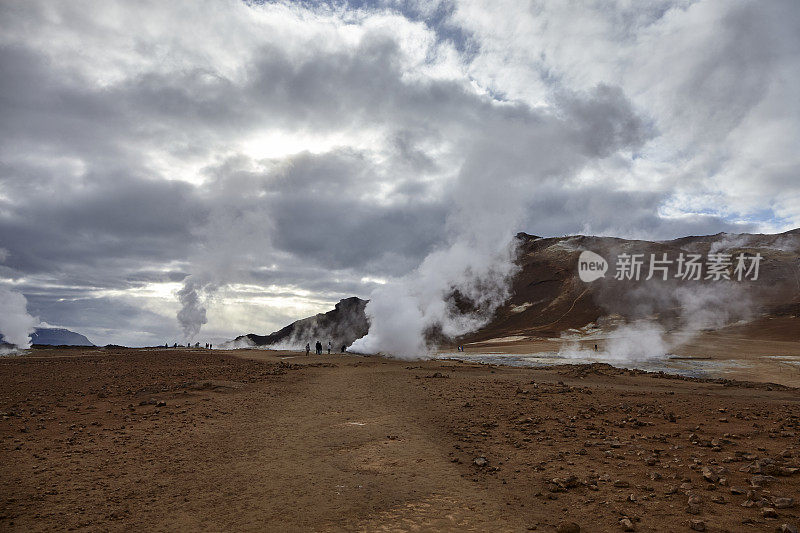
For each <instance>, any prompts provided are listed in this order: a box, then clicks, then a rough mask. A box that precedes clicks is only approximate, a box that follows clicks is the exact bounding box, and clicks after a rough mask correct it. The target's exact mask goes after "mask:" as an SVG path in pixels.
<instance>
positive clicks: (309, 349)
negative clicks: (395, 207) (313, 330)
mask: <svg viewBox="0 0 800 533" xmlns="http://www.w3.org/2000/svg"><path fill="white" fill-rule="evenodd" d="M309 354H311V344H309V343H306V356H308V355H309Z"/></svg>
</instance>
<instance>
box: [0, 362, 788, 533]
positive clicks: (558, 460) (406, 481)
mask: <svg viewBox="0 0 800 533" xmlns="http://www.w3.org/2000/svg"><path fill="white" fill-rule="evenodd" d="M773 381H774V380H773ZM0 411H2V414H0V530H4V531H42V530H53V529H59V530H62V529H68V530H114V531H117V530H156V531H174V530H207V531H225V530H234V531H256V530H257V531H307V530H316V531H408V530H459V531H465V530H471V531H525V530H537V531H555V530H556V528H557V526H559V525H562V526H563V525H564V524H565V523H568V522H576V523H577V524H579V525H580V527H581V530H582V531H622V530H623V529H624V528H625V527H627V526H628V523H627V522H626V521H625V520H626V519H627V520H629V521H630V526H631V527H633V528H635V530H636V531H687V530H689V527H690V523H691V522H690V521H692V520H695V521H702V522H703V524H704V525H705V527H706V530H708V531H723V530H727V531H775V530H776V528H778V527H779V526H781V525H782V524H785V523H786V524H793V525H795V526H796V525H798V523H800V519H798V516H800V508H798V505H797V503H796V502H797V499H798V494H799V491H798V488H800V473H796V472H797V471H796V469H797V467H798V466H800V438H798V435H800V434H799V433H798V431H799V430H800V427H798V425H800V394H798V390H797V389H792V388H788V387H783V386H777V385H764V384H743V383H734V382H728V381H720V382H709V381H706V382H703V381H697V380H685V379H673V378H668V377H665V376H658V375H648V374H642V373H637V372H627V371H618V370H615V369H611V368H609V367H606V366H602V365H595V366H583V367H576V366H571V367H557V368H552V369H548V370H537V369H525V368H509V367H495V366H487V365H474V364H466V363H459V362H455V361H427V362H403V361H394V360H386V359H380V358H374V357H369V358H364V357H356V356H342V355H331V356H327V355H326V356H321V357H318V356H311V357H305V356H304V355H300V354H290V353H284V354H283V357H281V356H279V354H277V353H276V352H265V351H256V350H250V351H238V352H236V353H235V355H234V354H230V353H224V352H216V351H215V352H209V351H205V350H179V349H178V350H172V349H170V350H147V349H83V348H82V349H69V350H57V349H47V350H45V349H37V350H33V351H32V352H31V353H30V354H29V355H27V356H23V357H4V358H1V359H0ZM477 458H484V459H485V464H483V461H482V460H480V459H479V460H478V461H477V463H480V464H482V466H479V464H476V461H475V460H476V459H477ZM787 498H793V499H787ZM621 521H622V522H621ZM695 527H698V528H699V527H700V525H699V523H696V524H695Z"/></svg>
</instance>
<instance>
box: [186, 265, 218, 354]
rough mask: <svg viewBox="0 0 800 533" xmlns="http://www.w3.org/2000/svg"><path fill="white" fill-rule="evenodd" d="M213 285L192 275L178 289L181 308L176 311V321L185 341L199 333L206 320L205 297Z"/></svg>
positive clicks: (211, 290)
mask: <svg viewBox="0 0 800 533" xmlns="http://www.w3.org/2000/svg"><path fill="white" fill-rule="evenodd" d="M213 290H214V286H213V285H212V284H210V283H204V282H202V281H200V280H199V279H198V278H196V277H194V276H188V277H187V278H186V279H185V280H184V282H183V287H182V288H181V289H180V290H179V291H178V301H179V302H180V304H181V309H180V310H179V311H178V323H179V324H180V325H181V329H183V335H184V337H185V338H186V340H187V341H190V342H191V341H193V340H194V339H195V337H197V335H199V334H200V328H202V327H203V324H206V323H207V322H208V318H207V317H206V307H205V299H206V297H207V295H208V294H209V293H212V292H213Z"/></svg>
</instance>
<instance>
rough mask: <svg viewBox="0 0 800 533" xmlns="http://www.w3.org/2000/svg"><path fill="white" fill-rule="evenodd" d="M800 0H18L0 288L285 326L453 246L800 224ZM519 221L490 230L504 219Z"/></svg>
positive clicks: (1, 156)
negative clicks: (185, 297) (191, 309)
mask: <svg viewBox="0 0 800 533" xmlns="http://www.w3.org/2000/svg"><path fill="white" fill-rule="evenodd" d="M797 28H800V3H798V2H796V1H795V0H787V1H779V0H775V1H772V0H769V1H750V2H748V1H706V0H703V1H682V0H675V1H672V0H652V1H647V0H642V1H636V2H630V1H624V0H620V1H613V0H596V1H589V0H587V1H582V2H581V1H575V2H563V1H560V0H554V1H531V2H523V1H521V0H508V1H507V2H504V1H498V0H493V1H463V2H462V1H430V2H424V1H409V2H394V1H390V0H386V1H381V0H378V1H375V2H369V1H353V2H338V1H336V2H313V1H302V2H295V3H288V2H287V3H283V2H264V3H261V2H238V1H209V2H197V1H192V2H181V1H174V2H155V1H154V2H146V1H136V2H131V1H119V2H106V1H96V2H81V1H69V2H66V1H65V2H53V1H49V0H48V1H35V0H19V1H4V2H2V3H1V4H0V72H1V73H2V76H0V288H3V289H5V290H6V293H5V294H10V292H8V291H12V292H15V293H21V294H23V295H24V296H25V297H26V299H27V305H28V311H29V313H30V314H31V315H33V316H35V317H36V318H38V319H39V320H41V321H42V322H43V323H47V324H51V325H56V326H63V327H67V328H69V329H73V330H76V331H79V332H81V333H84V334H86V335H87V336H89V337H90V339H91V340H93V341H94V342H95V343H102V344H105V343H112V342H113V343H121V344H129V345H145V344H154V343H163V342H166V341H169V342H179V341H181V340H183V336H184V334H183V333H182V330H181V328H180V326H179V323H178V320H177V319H176V313H177V312H178V310H179V308H180V304H179V301H178V291H179V290H180V289H181V287H182V286H183V285H184V284H185V283H186V282H187V276H191V277H190V278H188V279H189V280H195V281H196V283H197V287H198V290H199V291H200V292H199V293H198V294H199V295H200V297H201V299H202V301H204V305H205V307H206V308H207V320H208V323H207V324H206V325H204V326H203V329H202V333H201V334H200V336H199V337H198V338H197V340H200V341H201V342H203V341H206V340H215V341H217V342H218V341H219V340H220V339H224V338H230V337H232V336H234V335H237V334H241V333H246V332H257V333H266V332H270V331H273V330H275V329H277V328H279V327H282V326H283V325H285V324H286V323H288V322H289V321H291V320H294V319H296V318H299V317H302V316H307V315H309V314H313V313H316V312H320V311H324V310H327V309H328V308H330V307H331V306H332V304H333V303H335V302H336V301H338V300H339V299H340V298H343V297H347V296H351V295H357V296H361V297H368V296H369V295H370V294H371V293H372V291H373V290H375V289H376V288H380V286H381V284H384V283H386V282H389V285H391V283H392V281H393V280H396V279H397V278H399V277H401V276H404V275H406V274H408V273H409V272H412V271H413V270H414V269H415V268H416V267H417V266H418V265H419V264H420V263H421V262H422V261H423V260H424V259H425V258H426V257H428V256H429V254H431V253H432V252H435V251H436V250H440V249H442V248H443V247H447V246H451V245H452V243H453V242H460V243H470V242H474V243H477V244H476V246H477V248H475V250H482V248H481V242H482V241H488V240H496V239H500V240H502V239H503V238H506V236H507V235H511V234H513V233H514V232H516V231H526V232H528V233H533V234H537V235H547V236H550V235H563V234H573V233H592V234H602V235H615V236H622V237H639V238H649V239H663V238H671V237H676V236H681V235H686V234H705V233H716V232H719V231H728V232H741V231H756V232H778V231H784V230H788V229H791V228H794V227H798V226H800V175H798V174H799V172H798V171H800V151H798V149H797V147H798V141H800V98H798V96H797V87H798V86H800V33H799V32H798V31H797ZM487 227H488V228H493V229H492V230H490V231H489V230H485V228H487Z"/></svg>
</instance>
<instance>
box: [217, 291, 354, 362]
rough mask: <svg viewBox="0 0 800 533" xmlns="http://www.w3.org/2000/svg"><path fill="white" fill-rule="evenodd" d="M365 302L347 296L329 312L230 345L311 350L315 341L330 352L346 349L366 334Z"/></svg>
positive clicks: (251, 335)
mask: <svg viewBox="0 0 800 533" xmlns="http://www.w3.org/2000/svg"><path fill="white" fill-rule="evenodd" d="M366 306H367V300H361V299H360V298H356V297H351V298H345V299H343V300H340V301H339V303H337V304H336V306H335V307H334V308H333V310H331V311H328V312H327V313H320V314H317V315H315V316H312V317H308V318H304V319H302V320H298V321H296V322H292V323H291V324H289V325H288V326H286V327H285V328H283V329H280V330H278V331H276V332H274V333H271V334H269V335H256V334H254V333H250V334H248V335H242V336H240V337H237V338H236V339H234V340H233V341H232V342H233V345H234V346H248V345H249V346H269V347H271V348H276V349H298V350H299V349H302V348H304V347H305V345H306V343H309V344H311V346H312V348H313V347H314V343H316V341H317V340H319V341H320V342H322V344H323V345H324V346H325V347H326V348H327V345H328V341H331V342H332V343H333V347H334V350H336V351H337V352H338V351H340V350H341V348H342V346H343V345H344V346H350V345H351V344H352V343H353V342H354V341H355V340H356V339H360V338H361V337H363V336H364V335H366V334H367V331H368V330H369V322H368V321H367V315H366V314H365V313H364V308H365V307H366Z"/></svg>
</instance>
